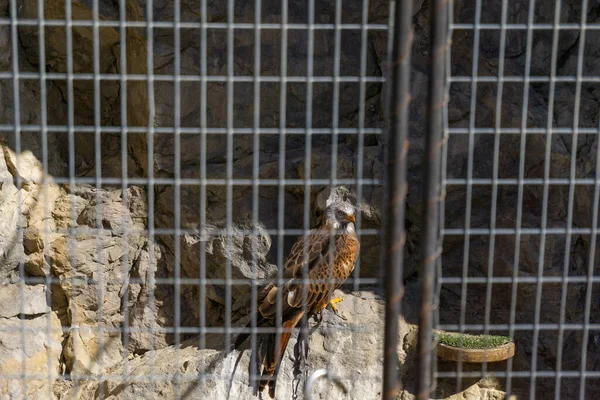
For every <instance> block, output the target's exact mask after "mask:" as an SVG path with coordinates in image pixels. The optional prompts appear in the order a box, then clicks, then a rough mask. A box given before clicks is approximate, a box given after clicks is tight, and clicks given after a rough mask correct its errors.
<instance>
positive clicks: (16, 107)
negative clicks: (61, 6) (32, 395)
mask: <svg viewBox="0 0 600 400" xmlns="http://www.w3.org/2000/svg"><path fill="white" fill-rule="evenodd" d="M17 15H18V14H17V0H11V2H10V29H11V57H12V75H13V119H14V120H13V127H14V131H15V143H14V146H15V149H14V150H15V153H16V155H17V157H16V163H17V170H18V171H20V164H21V161H20V160H21V98H20V96H19V93H20V87H19V86H20V72H19V39H18V30H17ZM16 181H17V182H16V183H17V190H18V192H17V201H18V202H17V243H18V249H19V278H20V279H19V300H18V301H19V320H20V323H19V328H20V332H19V333H20V334H21V343H20V345H21V348H22V349H25V313H24V309H23V308H24V306H25V265H24V263H23V256H24V253H23V250H22V249H23V227H22V226H21V224H22V222H23V221H22V220H23V218H22V216H23V209H22V206H21V203H22V194H21V188H22V185H23V181H22V178H21V174H20V173H18V174H17V176H16ZM20 378H21V385H22V390H23V391H25V392H26V389H25V388H26V386H27V357H23V360H21V377H20Z"/></svg>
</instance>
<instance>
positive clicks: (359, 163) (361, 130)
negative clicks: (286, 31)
mask: <svg viewBox="0 0 600 400" xmlns="http://www.w3.org/2000/svg"><path fill="white" fill-rule="evenodd" d="M368 22H369V0H363V2H362V19H361V26H360V77H359V79H360V82H359V94H358V152H357V153H356V206H357V207H358V208H359V210H358V212H357V213H356V234H357V235H358V241H359V242H360V239H361V234H360V231H361V226H362V218H361V217H362V213H361V212H360V207H361V205H362V200H363V184H362V176H363V163H364V160H363V158H364V154H365V153H364V147H365V146H364V141H365V103H366V98H367V84H366V79H365V78H366V75H367V43H368V40H369V36H368V33H369V31H368V29H367V24H368ZM353 286H354V290H355V291H358V290H360V254H359V255H358V258H357V260H356V266H355V267H354V282H353Z"/></svg>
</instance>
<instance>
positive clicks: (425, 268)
mask: <svg viewBox="0 0 600 400" xmlns="http://www.w3.org/2000/svg"><path fill="white" fill-rule="evenodd" d="M447 19H448V3H447V1H445V0H436V1H434V2H433V3H432V6H431V36H430V37H431V60H430V62H431V64H430V71H429V72H430V73H429V113H428V116H427V117H428V118H427V121H428V125H427V131H426V132H427V136H426V138H425V162H426V163H425V174H424V177H425V179H424V183H425V193H424V200H423V201H424V207H423V225H422V227H423V236H422V244H421V248H422V266H421V271H420V285H419V290H420V296H421V299H420V312H419V340H418V344H417V346H418V348H417V371H418V376H417V390H416V398H417V399H418V400H425V399H429V393H430V391H431V387H432V382H431V378H432V370H431V369H432V368H431V367H432V365H431V364H432V359H433V350H434V349H433V341H432V325H433V318H432V302H433V286H434V277H435V266H436V263H437V258H438V257H439V256H440V249H439V246H438V238H439V233H440V232H439V226H438V224H439V212H440V202H441V191H440V189H441V181H440V173H441V171H440V166H441V149H442V145H443V136H442V131H443V121H442V117H443V109H444V107H445V102H446V99H445V97H444V89H445V82H446V79H445V67H446V59H445V57H446V52H447V48H448V46H447V45H448V43H447V40H446V34H447V30H446V29H447V25H446V24H447Z"/></svg>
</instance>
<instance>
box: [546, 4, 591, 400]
mask: <svg viewBox="0 0 600 400" xmlns="http://www.w3.org/2000/svg"><path fill="white" fill-rule="evenodd" d="M587 9H588V0H583V1H582V4H581V27H580V34H579V51H578V54H577V75H576V77H575V104H574V111H573V141H572V146H571V168H570V177H569V183H570V184H569V205H568V210H567V213H568V216H572V214H573V199H574V196H575V179H576V178H577V139H578V137H579V136H578V134H579V111H580V104H581V75H582V72H583V57H584V52H585V35H586V23H587ZM597 147H600V143H598V144H597ZM599 151H600V150H598V149H596V153H598V152H599ZM598 165H599V162H598V159H597V158H596V176H595V179H596V181H595V185H594V203H593V204H594V206H593V207H594V208H593V212H592V216H593V220H592V234H591V242H590V256H589V259H588V274H587V277H588V281H587V287H586V295H585V311H584V328H583V340H582V342H581V365H580V373H581V375H580V380H579V399H580V400H584V399H585V371H586V369H587V368H586V367H587V366H586V364H587V345H588V340H589V321H590V311H591V296H592V281H591V277H592V276H593V274H594V256H595V250H596V236H597V234H596V227H597V225H598V171H599V167H598ZM571 229H572V226H571V224H569V225H568V226H567V234H568V233H570V231H571ZM569 250H570V249H565V252H568V251H569ZM563 274H564V275H563V279H565V280H566V277H567V276H568V274H569V269H568V264H565V269H564V270H563ZM563 282H564V281H563ZM564 289H566V288H565V287H564V286H563V290H564ZM564 291H565V292H566V290H564ZM565 296H566V294H565ZM536 311H537V310H536ZM561 311H562V310H561ZM560 322H561V324H560V328H563V324H564V317H563V315H562V314H561V321H560ZM561 339H562V338H561ZM559 346H560V347H561V349H562V342H560V343H559ZM557 378H558V377H557ZM534 389H535V387H534Z"/></svg>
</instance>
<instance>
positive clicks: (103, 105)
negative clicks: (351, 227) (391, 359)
mask: <svg viewBox="0 0 600 400" xmlns="http://www.w3.org/2000/svg"><path fill="white" fill-rule="evenodd" d="M196 3H198V4H196ZM239 3H240V2H235V1H233V0H229V1H227V2H209V1H208V0H202V1H200V2H187V1H175V2H173V3H172V4H171V3H170V2H162V1H152V0H147V1H145V2H136V1H127V0H120V1H118V2H111V1H101V0H93V1H85V0H82V1H69V0H67V1H41V0H39V1H34V0H32V1H25V2H20V1H16V0H10V1H9V2H8V3H7V8H6V10H2V11H1V12H2V14H1V15H0V28H1V29H3V30H4V31H5V32H6V33H8V36H7V37H8V38H9V41H10V43H3V46H4V48H5V50H9V51H10V57H8V58H6V60H3V61H2V62H3V63H5V62H6V61H7V63H6V65H4V64H3V65H2V68H0V69H1V70H0V81H2V82H3V84H4V82H6V83H7V84H8V85H10V86H9V87H10V89H11V90H10V96H8V95H7V94H6V93H7V92H6V88H5V87H4V86H3V87H2V89H1V93H0V97H2V100H1V101H2V102H3V104H7V105H8V107H7V109H8V110H10V111H11V115H10V118H5V115H2V120H0V131H1V132H2V137H3V139H5V138H6V143H3V144H5V145H6V146H5V158H6V165H5V167H6V168H5V169H6V170H7V171H8V172H10V173H11V174H12V175H13V176H12V177H8V176H6V177H4V178H5V181H6V184H7V185H8V184H10V185H12V186H14V188H15V190H16V191H15V193H16V194H15V196H16V202H15V203H16V204H17V206H15V208H16V212H15V215H16V216H15V217H14V218H15V221H16V222H15V225H14V232H11V233H12V234H13V235H14V237H13V238H11V239H12V240H13V241H12V242H11V243H12V244H16V245H15V246H14V248H15V249H16V250H15V251H16V253H15V254H13V250H12V249H10V248H8V247H7V249H6V250H3V251H4V255H6V256H7V257H8V256H10V257H12V258H10V257H8V258H10V260H11V262H13V261H14V265H15V267H16V268H14V270H8V268H9V267H10V268H12V267H11V266H12V264H10V263H6V264H5V266H6V268H7V270H6V271H5V270H3V271H2V274H3V275H2V279H3V284H4V283H6V287H7V288H10V290H12V288H13V287H14V285H18V290H17V291H16V292H15V294H18V296H19V300H18V308H19V309H18V312H17V313H16V314H15V315H12V314H11V315H9V317H10V318H12V319H14V320H15V321H17V325H15V327H11V326H10V325H7V326H6V327H4V326H3V327H2V333H3V334H4V333H8V334H16V335H17V336H18V338H19V342H20V343H19V346H18V348H19V349H20V350H19V351H22V352H23V354H24V353H27V352H34V353H35V351H37V350H38V347H39V345H41V346H42V347H43V348H44V350H43V351H41V352H40V354H39V357H40V359H43V360H44V362H43V363H41V364H45V365H40V364H39V363H38V362H37V361H36V360H37V359H35V360H34V359H32V357H30V356H29V355H17V356H16V357H17V360H18V361H17V362H16V365H17V366H16V367H14V368H13V369H12V370H11V369H10V368H9V369H6V370H4V369H3V370H0V380H1V381H2V383H1V384H0V393H2V395H3V396H4V395H5V394H6V395H9V396H24V397H28V398H53V397H54V398H57V397H58V398H80V397H81V396H83V397H85V396H86V395H88V394H89V393H93V396H94V397H97V398H104V397H108V396H110V395H111V394H112V395H118V396H123V397H136V396H137V394H135V393H134V392H135V390H136V389H135V388H138V390H139V388H140V387H142V386H143V387H145V388H151V389H148V390H149V393H151V392H152V390H161V388H162V387H164V385H165V384H167V383H168V382H171V381H172V382H173V391H172V393H171V392H170V393H171V394H172V396H173V397H174V398H185V397H187V396H190V395H194V390H207V389H202V388H206V387H207V386H206V385H209V384H214V382H227V381H228V380H229V379H233V378H232V377H231V376H225V375H223V374H220V373H218V372H216V371H217V370H215V369H214V366H212V365H211V364H210V362H209V361H210V357H211V356H212V355H211V354H209V353H208V351H209V350H210V349H211V348H213V347H211V346H214V344H211V343H213V342H214V341H215V338H220V339H221V340H222V341H223V344H222V346H223V348H229V347H230V345H231V344H232V338H233V337H234V333H236V330H237V328H239V326H237V325H236V324H237V323H239V318H238V317H239V314H240V313H241V312H242V311H240V305H239V304H236V303H234V300H237V301H238V302H239V303H241V302H242V300H240V299H242V297H241V295H240V294H239V293H240V292H241V291H243V290H246V291H247V293H244V294H246V295H248V298H247V299H246V300H247V304H250V305H251V306H249V308H248V315H249V316H251V322H250V325H249V326H248V327H249V328H250V332H251V333H252V335H251V342H250V348H251V349H252V350H253V352H252V357H256V356H255V354H254V350H256V349H257V347H259V341H258V336H259V334H261V333H264V331H265V330H267V331H268V330H269V329H268V328H264V327H260V326H258V325H257V319H258V317H257V312H258V311H257V309H256V300H257V296H258V290H259V287H258V285H259V284H260V283H261V282H262V281H261V279H262V280H264V278H265V265H269V266H282V265H283V262H284V258H285V256H286V253H287V250H288V248H289V247H290V244H291V243H293V240H295V239H296V238H297V237H302V235H306V233H307V232H308V231H309V230H310V229H311V228H313V227H314V226H315V212H316V211H318V210H316V209H315V208H316V207H317V206H316V205H315V202H316V201H317V198H318V196H319V195H320V192H319V191H320V190H321V189H322V188H325V190H326V188H329V187H338V186H347V187H350V188H351V189H352V191H353V196H354V199H355V201H356V203H357V204H362V203H363V202H365V201H366V200H368V201H369V202H370V204H371V205H374V209H380V208H381V205H380V204H379V203H378V202H380V198H381V194H382V191H383V188H382V184H383V183H382V178H383V168H382V167H381V161H380V160H379V158H381V157H380V153H381V149H382V147H381V146H382V143H381V139H380V136H381V135H382V133H383V129H384V123H383V119H384V118H383V111H382V110H383V107H382V106H381V104H380V103H381V102H382V101H383V99H382V86H383V83H384V82H385V78H384V77H383V70H384V68H383V64H384V61H382V59H383V58H384V57H383V56H385V52H386V48H385V43H386V40H387V35H388V19H389V15H388V11H387V9H388V5H387V4H383V5H384V7H383V8H381V4H378V6H379V7H380V8H375V9H372V7H370V3H369V0H364V1H361V2H356V4H353V5H351V7H350V8H348V9H346V10H345V9H344V5H343V3H342V1H341V0H337V1H335V2H332V4H331V5H329V6H324V5H323V4H321V3H319V2H315V1H314V0H312V1H310V2H307V4H306V5H297V4H289V3H288V1H287V0H282V1H276V2H275V1H269V2H261V1H256V2H253V4H252V6H250V5H248V4H246V3H243V4H239ZM3 5H4V4H2V6H3ZM346 13H348V14H346ZM298 16H300V18H298ZM264 42H267V45H266V48H265V46H264ZM381 43H384V45H383V46H381ZM375 45H377V46H379V47H378V48H377V49H374V48H371V47H372V46H375ZM351 57H354V58H353V59H351ZM265 59H266V63H265V62H264V60H265ZM265 64H266V67H265ZM4 67H6V68H4ZM265 98H267V99H269V98H270V99H276V101H272V100H271V101H270V102H266V101H265ZM238 99H242V101H240V100H238ZM349 99H351V100H352V104H347V103H349ZM273 104H275V105H276V107H273ZM271 114H274V116H273V115H271ZM277 114H278V115H277ZM265 120H266V122H265V123H263V121H265ZM366 141H368V142H369V143H370V144H369V145H368V146H367V145H365V142H366ZM327 143H329V144H327ZM264 147H267V148H268V150H265V149H264ZM273 149H275V150H273ZM341 152H343V156H340V157H338V154H339V153H341ZM244 153H246V154H244ZM368 153H370V154H368ZM265 154H267V156H269V157H272V158H273V159H269V160H264V159H263V157H264V155H265ZM246 156H248V157H246ZM367 156H368V158H367ZM290 158H291V160H290ZM12 160H14V164H15V165H14V166H12V165H9V163H10V162H12ZM349 160H350V162H349ZM367 163H368V165H365V164H367ZM373 164H375V165H373ZM307 166H308V167H307ZM375 167H377V168H379V169H378V170H375ZM12 186H11V187H12ZM11 190H12V189H11ZM240 199H241V200H240ZM38 204H39V206H41V211H40V210H39V209H38V208H36V207H38ZM321 211H322V210H321ZM265 214H268V219H267V221H266V222H265V221H264V219H265ZM34 217H35V218H34ZM244 218H245V224H243V223H240V220H244ZM378 218H379V216H376V217H375V218H374V217H373V216H368V217H367V221H366V223H365V222H364V220H363V217H362V215H361V214H360V213H359V214H358V215H357V221H356V228H357V233H358V235H359V238H361V240H362V241H363V242H364V243H367V244H368V245H370V249H369V247H367V251H368V252H367V256H368V259H367V261H369V262H371V264H375V265H367V266H368V269H367V270H364V269H362V270H361V261H360V259H359V261H358V263H357V266H356V268H355V270H354V272H353V274H352V276H351V277H350V278H349V279H348V280H347V281H346V287H347V288H348V289H349V290H351V291H354V292H355V294H354V297H356V299H359V296H360V293H361V291H362V290H364V289H365V288H367V289H368V290H371V289H372V288H374V287H376V286H377V284H378V283H379V282H380V279H379V276H378V275H377V270H378V267H379V266H378V262H379V261H378V260H379V246H378V243H379V237H380V230H379V221H378ZM7 228H11V227H9V226H7ZM240 237H241V238H242V241H243V243H241V244H240V242H239V241H240ZM271 238H273V239H274V240H273V243H272V244H273V247H274V249H271V251H270V253H267V252H265V250H264V247H265V243H264V242H265V241H268V242H269V243H268V244H269V246H271ZM246 241H247V242H248V243H249V244H248V243H247V242H246ZM369 241H370V242H369ZM3 243H8V242H3ZM207 243H210V244H211V246H212V247H211V246H209V245H208V244H207ZM205 244H206V245H205ZM217 246H222V248H221V249H220V250H219V251H222V257H221V258H220V259H219V260H218V261H219V262H222V263H221V264H220V268H221V270H220V272H221V273H222V274H220V275H217V274H215V271H214V269H215V262H216V261H215V259H216V258H217V256H216V255H215V254H217V253H216V250H215V248H216V247H217ZM236 246H237V247H236ZM269 246H267V247H269ZM238 250H239V251H242V250H243V252H244V253H243V255H242V256H243V257H244V260H243V262H244V263H245V264H244V266H246V267H248V270H246V271H245V272H246V274H245V275H244V274H242V276H240V267H239V265H237V264H239V263H240V261H239V260H238V259H236V258H235V256H238V254H237V253H235V252H236V251H238ZM268 250H269V249H268V248H267V251H268ZM369 251H370V252H369ZM246 252H247V253H246ZM362 254H365V253H362ZM361 257H362V255H361ZM236 263H237V264H236ZM234 264H235V265H234ZM363 265H364V264H363ZM271 269H273V268H271ZM277 271H278V275H277V277H278V279H279V281H280V282H285V281H284V280H283V271H282V269H281V268H278V269H277ZM305 283H308V282H305ZM240 288H241V289H240ZM38 290H39V291H40V293H41V294H42V295H43V299H42V298H34V300H35V301H39V302H40V303H44V304H43V306H44V308H43V309H40V308H39V307H37V306H35V307H34V306H32V305H31V302H32V301H33V300H32V298H31V297H30V294H31V293H30V292H31V291H38ZM7 293H8V292H7ZM36 293H37V292H36ZM281 301H282V299H281V298H279V299H278V302H279V303H281ZM378 301H379V300H378ZM378 304H379V303H378ZM40 307H41V306H40ZM236 307H237V308H236ZM32 308H33V309H35V310H34V311H32ZM216 310H219V312H220V313H222V314H221V315H219V313H218V312H217V311H216ZM38 318H40V321H41V320H42V318H43V321H44V325H43V331H44V334H43V335H41V333H40V332H41V330H40V328H39V326H38V325H36V324H37V322H36V324H31V323H30V322H29V321H32V320H36V321H37V319H38ZM305 319H306V318H305ZM11 321H12V320H11ZM11 323H12V322H11ZM376 328H378V327H376ZM261 329H262V330H261ZM328 329H329V330H330V331H332V332H335V331H336V330H341V331H345V332H349V335H350V336H351V337H352V336H355V335H357V334H359V333H360V332H369V327H364V326H363V327H361V326H360V325H359V324H356V323H350V324H347V325H346V326H345V327H344V329H343V330H342V329H340V328H339V324H338V325H332V326H330V327H329V328H328ZM371 330H372V329H371ZM276 332H277V333H278V340H280V336H281V333H284V332H286V328H285V327H282V326H277V327H276ZM307 332H308V329H305V333H307ZM32 335H38V336H39V337H36V339H35V340H32V339H31V337H32ZM41 336H44V337H45V338H43V339H42V337H41ZM29 340H32V342H31V346H30V343H29V342H28V341H29ZM36 346H37V347H36ZM190 346H195V347H196V348H199V349H200V351H201V352H204V353H202V356H203V357H205V359H200V360H196V361H195V362H196V363H197V365H196V364H194V368H195V372H196V373H189V372H188V371H187V365H188V363H190V360H189V354H188V352H189V351H190V350H189V348H190ZM28 347H29V348H28ZM288 347H290V348H291V347H292V344H290V346H288ZM165 349H172V352H171V353H169V354H170V355H171V356H172V359H170V358H169V359H168V360H165V356H164V354H165V353H164V350H165ZM161 350H162V351H163V352H161ZM35 357H38V354H37V353H36V355H35ZM253 361H254V360H253ZM253 361H251V362H250V365H251V367H250V371H243V373H246V374H248V373H249V375H250V377H249V378H250V380H252V379H254V378H256V377H259V376H260V371H257V369H256V366H255V365H254V363H253ZM11 362H12V361H11ZM140 363H142V364H143V367H142V368H141V370H143V372H142V373H140ZM165 363H169V365H173V366H174V367H173V368H172V370H169V371H167V372H165V369H163V367H164V365H165ZM316 367H317V366H315V365H312V366H311V367H310V368H312V369H316ZM322 367H323V368H330V367H331V366H330V365H329V364H327V363H326V364H323V365H322ZM308 368H309V367H307V366H306V365H304V367H303V369H304V372H303V373H304V375H303V376H299V378H298V379H299V381H300V382H301V383H302V384H303V383H304V382H305V381H306V380H307V377H308V373H309V369H308ZM342 378H343V379H344V380H345V381H346V382H349V381H355V382H369V381H372V380H375V382H377V379H380V377H378V376H356V375H355V374H354V375H347V376H342ZM190 382H191V383H192V384H190ZM219 384H220V383H219ZM378 384H380V383H378ZM145 385H148V386H145ZM320 385H321V387H322V389H323V390H325V391H330V390H333V389H332V388H330V387H328V386H327V385H326V384H323V383H321V384H320ZM121 387H122V388H124V389H121ZM199 388H200V389H199ZM230 388H231V387H230ZM301 390H302V388H301V386H300V391H301ZM327 393H328V392H327ZM163 395H164V393H163ZM219 395H220V394H219ZM331 395H332V396H335V395H336V394H335V393H334V392H332V394H331Z"/></svg>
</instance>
